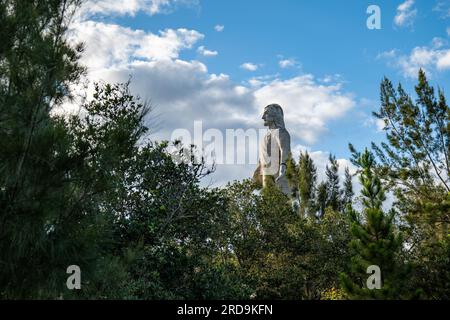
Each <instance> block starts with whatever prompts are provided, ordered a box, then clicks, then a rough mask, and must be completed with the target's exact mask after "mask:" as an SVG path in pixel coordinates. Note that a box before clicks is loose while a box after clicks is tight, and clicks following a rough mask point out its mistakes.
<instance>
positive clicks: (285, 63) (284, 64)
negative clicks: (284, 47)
mask: <svg viewBox="0 0 450 320" xmlns="http://www.w3.org/2000/svg"><path fill="white" fill-rule="evenodd" d="M278 64H279V66H280V68H282V69H287V68H292V67H295V66H297V65H298V62H297V61H296V60H295V59H293V58H291V59H282V60H280V61H279V62H278Z"/></svg>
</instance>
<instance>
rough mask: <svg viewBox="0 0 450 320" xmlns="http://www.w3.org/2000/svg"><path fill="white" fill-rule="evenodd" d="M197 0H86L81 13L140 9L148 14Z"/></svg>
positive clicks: (104, 12) (116, 12)
mask: <svg viewBox="0 0 450 320" xmlns="http://www.w3.org/2000/svg"><path fill="white" fill-rule="evenodd" d="M198 3H199V0H126V1H124V0H87V1H85V3H84V5H83V7H82V10H81V14H82V16H84V17H89V16H93V15H102V16H108V15H119V16H120V15H130V16H134V15H136V13H138V12H140V11H142V12H145V13H146V14H149V15H155V14H158V13H168V12H170V11H171V10H173V9H174V8H175V7H176V6H178V5H198Z"/></svg>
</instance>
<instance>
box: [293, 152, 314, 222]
mask: <svg viewBox="0 0 450 320" xmlns="http://www.w3.org/2000/svg"><path fill="white" fill-rule="evenodd" d="M316 182H317V168H316V166H315V165H314V161H313V159H311V157H310V155H309V153H308V152H302V153H301V154H300V159H299V162H298V191H299V198H300V211H301V213H302V214H306V215H309V216H311V215H314V214H315V210H314V206H315V204H314V202H315V199H314V196H315V192H316Z"/></svg>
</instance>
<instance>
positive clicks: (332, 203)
mask: <svg viewBox="0 0 450 320" xmlns="http://www.w3.org/2000/svg"><path fill="white" fill-rule="evenodd" d="M338 171H339V164H338V162H337V160H336V157H335V156H333V155H330V157H329V165H327V166H326V172H325V174H326V176H327V180H326V186H327V207H330V208H332V209H333V210H336V211H338V210H340V208H341V189H340V186H339V173H338Z"/></svg>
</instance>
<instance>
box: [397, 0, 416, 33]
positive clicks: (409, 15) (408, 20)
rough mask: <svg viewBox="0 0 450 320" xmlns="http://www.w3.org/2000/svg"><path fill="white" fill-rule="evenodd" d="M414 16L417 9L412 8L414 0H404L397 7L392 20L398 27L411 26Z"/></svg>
mask: <svg viewBox="0 0 450 320" xmlns="http://www.w3.org/2000/svg"><path fill="white" fill-rule="evenodd" d="M416 16H417V9H415V8H414V0H406V1H405V2H403V3H402V4H400V5H399V6H398V7H397V15H396V16H395V18H394V22H395V24H396V25H397V26H399V27H404V26H411V25H412V24H413V23H414V19H415V18H416Z"/></svg>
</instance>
